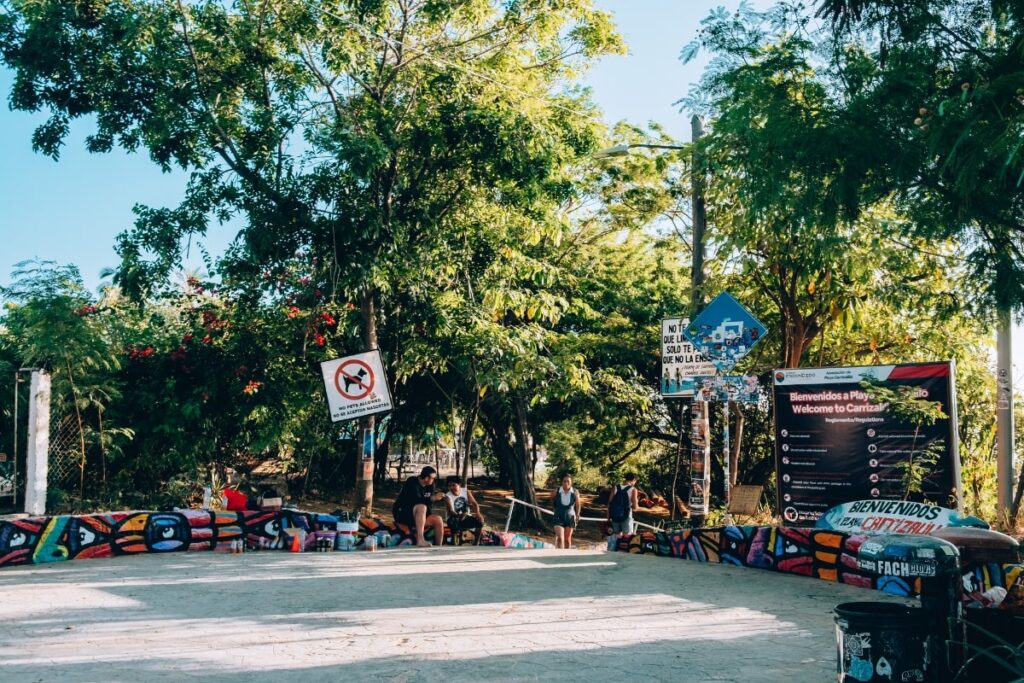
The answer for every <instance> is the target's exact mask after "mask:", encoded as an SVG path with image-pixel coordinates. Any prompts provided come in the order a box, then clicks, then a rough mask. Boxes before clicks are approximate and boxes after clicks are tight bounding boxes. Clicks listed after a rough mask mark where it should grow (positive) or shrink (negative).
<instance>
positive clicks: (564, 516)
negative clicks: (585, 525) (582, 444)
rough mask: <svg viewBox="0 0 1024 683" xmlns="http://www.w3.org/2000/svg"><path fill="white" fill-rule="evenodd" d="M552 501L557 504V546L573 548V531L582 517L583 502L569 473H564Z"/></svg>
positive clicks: (555, 521)
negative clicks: (573, 485)
mask: <svg viewBox="0 0 1024 683" xmlns="http://www.w3.org/2000/svg"><path fill="white" fill-rule="evenodd" d="M551 502H552V503H554V505H555V520H554V525H555V547H556V548H571V547H572V532H573V531H575V529H576V522H577V520H579V518H580V508H581V507H582V503H581V502H580V495H579V494H578V493H576V489H574V488H573V487H572V477H571V476H570V475H569V474H568V473H566V474H563V475H562V485H561V486H559V487H558V488H557V489H555V492H554V494H553V495H552V496H551Z"/></svg>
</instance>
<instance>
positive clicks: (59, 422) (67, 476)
mask: <svg viewBox="0 0 1024 683" xmlns="http://www.w3.org/2000/svg"><path fill="white" fill-rule="evenodd" d="M68 410H70V412H68ZM81 432H82V430H81V427H80V426H79V424H78V418H77V417H76V416H75V413H74V408H73V407H72V406H70V405H69V404H68V402H65V401H60V400H54V401H52V402H51V404H50V453H49V474H48V476H47V479H48V482H47V483H48V484H49V485H50V486H53V487H56V488H59V489H63V490H65V491H68V490H75V491H77V490H78V487H79V483H80V480H81V473H82V460H83V457H84V454H83V453H82V433H81Z"/></svg>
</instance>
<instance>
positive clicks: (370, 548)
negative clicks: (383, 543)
mask: <svg viewBox="0 0 1024 683" xmlns="http://www.w3.org/2000/svg"><path fill="white" fill-rule="evenodd" d="M363 547H364V548H365V549H366V551H367V552H371V553H372V552H376V550H377V537H376V536H374V535H372V534H370V535H368V536H367V537H366V539H365V540H364V541H363Z"/></svg>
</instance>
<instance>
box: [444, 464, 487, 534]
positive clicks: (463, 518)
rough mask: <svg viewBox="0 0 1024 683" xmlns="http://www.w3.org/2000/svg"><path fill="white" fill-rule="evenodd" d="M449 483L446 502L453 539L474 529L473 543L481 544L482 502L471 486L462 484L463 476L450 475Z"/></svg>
mask: <svg viewBox="0 0 1024 683" xmlns="http://www.w3.org/2000/svg"><path fill="white" fill-rule="evenodd" d="M447 484H448V493H446V494H444V502H445V504H446V505H447V506H448V528H449V529H451V530H452V540H453V541H455V540H456V539H458V538H460V534H461V533H462V532H463V531H472V532H473V545H480V532H481V531H482V530H483V527H484V516H483V515H482V514H480V504H479V503H477V502H476V498H474V497H473V494H472V493H471V492H470V490H469V488H468V487H466V486H463V485H462V477H455V476H452V477H448V480H447Z"/></svg>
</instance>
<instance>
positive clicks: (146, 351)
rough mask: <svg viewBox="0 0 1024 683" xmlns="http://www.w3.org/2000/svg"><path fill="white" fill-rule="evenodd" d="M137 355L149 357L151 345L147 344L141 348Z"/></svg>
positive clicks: (151, 352)
mask: <svg viewBox="0 0 1024 683" xmlns="http://www.w3.org/2000/svg"><path fill="white" fill-rule="evenodd" d="M139 355H140V356H142V357H143V358H149V357H150V356H152V355H153V347H152V346H147V347H146V348H144V349H142V353H140V354H139Z"/></svg>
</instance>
